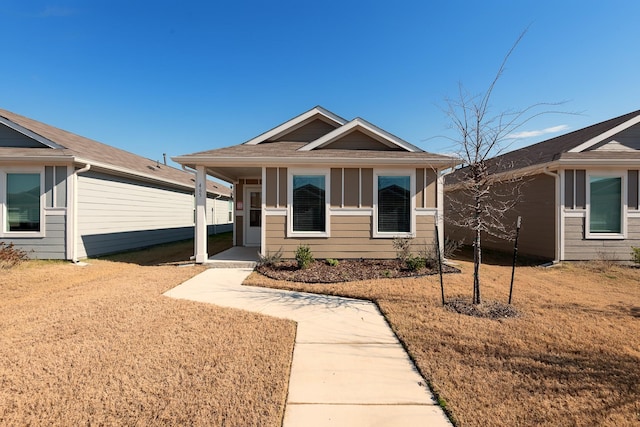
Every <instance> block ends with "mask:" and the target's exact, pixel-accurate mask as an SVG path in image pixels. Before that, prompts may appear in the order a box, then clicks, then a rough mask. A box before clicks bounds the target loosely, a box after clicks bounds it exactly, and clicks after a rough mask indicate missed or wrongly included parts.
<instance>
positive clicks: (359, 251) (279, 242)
mask: <svg viewBox="0 0 640 427" xmlns="http://www.w3.org/2000/svg"><path fill="white" fill-rule="evenodd" d="M433 219H434V218H433V217H432V216H418V217H417V220H416V228H417V230H416V231H417V237H416V239H414V242H413V243H414V245H416V252H417V251H418V250H419V249H420V248H421V247H422V245H424V244H425V242H426V243H431V244H432V243H433V239H434V235H435V234H434V221H433ZM372 220H373V217H371V216H338V215H334V216H332V217H331V237H329V238H286V237H283V236H286V217H285V216H271V215H269V216H267V217H266V224H265V227H266V230H265V235H266V242H267V245H266V246H267V247H266V252H267V253H275V252H276V251H278V250H279V249H282V250H283V256H284V257H285V258H293V257H294V252H295V250H296V248H297V247H298V246H299V245H305V244H306V245H309V246H311V251H312V252H313V255H314V257H316V258H339V259H342V258H395V257H396V250H395V249H394V248H393V239H373V238H371V234H372V233H371V230H372V224H371V222H372Z"/></svg>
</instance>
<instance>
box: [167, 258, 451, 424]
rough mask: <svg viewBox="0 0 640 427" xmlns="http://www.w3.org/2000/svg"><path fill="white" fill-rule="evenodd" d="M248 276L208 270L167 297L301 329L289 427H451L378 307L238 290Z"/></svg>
mask: <svg viewBox="0 0 640 427" xmlns="http://www.w3.org/2000/svg"><path fill="white" fill-rule="evenodd" d="M251 271H252V270H251V269H246V268H229V269H208V270H206V271H204V272H202V273H200V274H198V275H197V276H195V277H193V278H192V279H190V280H188V281H186V282H184V283H183V284H181V285H179V286H177V287H175V288H173V289H171V290H169V291H167V292H166V293H165V295H166V296H169V297H173V298H180V299H188V300H193V301H200V302H206V303H213V304H216V305H219V306H223V307H232V308H239V309H243V310H248V311H253V312H258V313H262V314H266V315H270V316H275V317H281V318H286V319H291V320H295V321H296V322H297V323H298V329H297V334H296V342H295V347H294V351H293V360H292V364H291V376H290V379H289V393H288V397H287V404H286V408H285V415H284V422H283V426H284V427H293V426H349V427H357V426H363V427H364V426H390V427H392V426H418V425H419V426H451V423H450V422H449V420H448V419H447V417H446V416H445V415H444V412H443V411H442V409H441V408H440V407H439V406H438V405H437V403H436V402H435V400H434V398H433V395H432V394H431V392H430V391H429V389H428V387H427V386H426V384H425V381H424V379H423V378H422V377H421V376H420V374H419V373H418V372H417V370H416V369H415V367H414V366H413V363H412V362H411V360H410V359H409V356H408V355H407V353H406V352H405V351H404V348H403V347H402V345H401V344H400V342H399V341H398V339H397V338H396V336H395V334H394V333H393V332H392V331H391V328H390V327H389V325H388V324H387V322H386V320H385V319H384V317H383V316H382V315H381V314H380V312H379V311H378V308H377V307H376V305H375V304H373V303H372V302H369V301H362V300H357V299H351V298H343V297H334V296H327V295H319V294H310V293H304V292H291V291H283V290H278V289H268V288H260V287H253V286H241V284H242V282H243V281H244V279H245V278H246V277H247V276H248V275H249V274H250V273H251Z"/></svg>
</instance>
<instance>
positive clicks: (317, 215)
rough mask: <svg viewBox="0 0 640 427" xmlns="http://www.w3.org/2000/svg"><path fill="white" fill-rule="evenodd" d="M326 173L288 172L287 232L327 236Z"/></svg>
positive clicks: (299, 234) (298, 234)
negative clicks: (288, 206) (288, 214)
mask: <svg viewBox="0 0 640 427" xmlns="http://www.w3.org/2000/svg"><path fill="white" fill-rule="evenodd" d="M327 182H328V173H325V172H318V173H315V172H313V171H308V172H307V171H305V172H304V173H296V172H295V171H293V172H292V173H291V174H290V185H289V188H290V189H291V194H290V198H289V200H291V205H290V215H291V216H290V221H289V234H291V235H295V236H309V237H328V235H329V232H328V230H329V225H328V222H329V221H328V215H327V210H328V205H327V203H328V200H329V197H328V192H327V188H328V185H327Z"/></svg>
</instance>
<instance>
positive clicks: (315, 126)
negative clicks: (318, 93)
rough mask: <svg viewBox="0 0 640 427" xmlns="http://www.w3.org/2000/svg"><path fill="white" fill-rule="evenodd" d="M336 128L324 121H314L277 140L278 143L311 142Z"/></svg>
mask: <svg viewBox="0 0 640 427" xmlns="http://www.w3.org/2000/svg"><path fill="white" fill-rule="evenodd" d="M335 128H336V127H335V126H334V125H331V124H329V123H327V122H325V121H323V120H319V119H318V120H313V121H312V122H310V123H307V124H306V125H304V126H301V127H299V128H298V129H295V130H293V131H291V132H289V133H287V134H285V135H282V136H281V137H279V138H277V139H276V140H277V141H288V142H311V141H314V140H316V139H318V138H320V137H321V136H323V135H326V134H328V133H329V132H331V131H332V130H334V129H335Z"/></svg>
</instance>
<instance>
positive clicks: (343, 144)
mask: <svg viewBox="0 0 640 427" xmlns="http://www.w3.org/2000/svg"><path fill="white" fill-rule="evenodd" d="M325 148H333V149H347V150H378V151H393V150H398V148H393V147H389V146H388V145H385V144H383V143H381V142H379V141H376V140H375V139H373V138H371V137H370V136H369V135H365V134H364V133H362V132H359V131H354V132H351V133H350V134H348V135H345V136H343V137H342V138H340V139H339V140H337V141H335V142H332V143H331V144H328V145H327V146H326V147H325Z"/></svg>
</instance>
